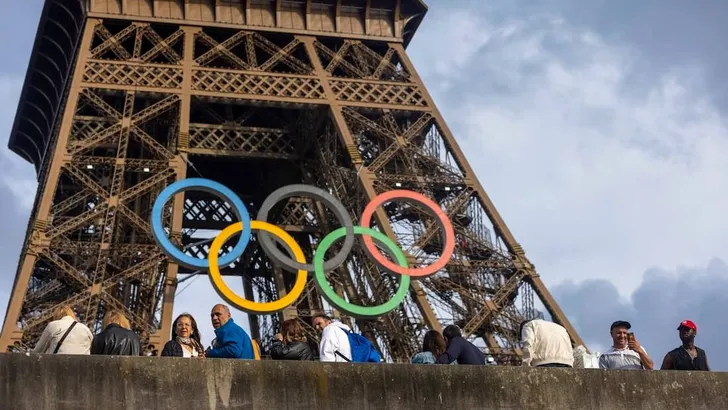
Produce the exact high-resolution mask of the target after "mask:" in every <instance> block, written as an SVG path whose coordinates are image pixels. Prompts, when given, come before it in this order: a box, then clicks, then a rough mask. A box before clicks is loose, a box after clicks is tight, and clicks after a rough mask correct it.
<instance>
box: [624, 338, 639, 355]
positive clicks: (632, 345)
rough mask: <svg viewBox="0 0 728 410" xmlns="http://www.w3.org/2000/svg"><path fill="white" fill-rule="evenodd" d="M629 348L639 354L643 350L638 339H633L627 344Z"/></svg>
mask: <svg viewBox="0 0 728 410" xmlns="http://www.w3.org/2000/svg"><path fill="white" fill-rule="evenodd" d="M627 347H629V348H630V349H632V350H634V351H635V352H639V351H640V350H642V345H641V344H640V342H638V341H637V339H632V340H630V341H629V342H627Z"/></svg>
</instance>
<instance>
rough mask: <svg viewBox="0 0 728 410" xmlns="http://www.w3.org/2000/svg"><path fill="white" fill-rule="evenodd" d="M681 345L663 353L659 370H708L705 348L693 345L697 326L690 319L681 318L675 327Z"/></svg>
mask: <svg viewBox="0 0 728 410" xmlns="http://www.w3.org/2000/svg"><path fill="white" fill-rule="evenodd" d="M677 331H678V335H679V336H680V340H681V341H682V346H680V347H678V348H677V349H674V350H671V351H670V352H668V353H667V354H666V355H665V359H664V360H663V361H662V367H661V368H660V370H705V371H710V366H708V357H707V356H706V355H705V350H703V349H701V348H699V347H697V346H695V336H696V335H697V334H698V326H697V325H696V324H695V323H694V322H693V321H692V320H683V321H682V322H680V325H679V326H678V327H677Z"/></svg>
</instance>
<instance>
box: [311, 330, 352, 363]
mask: <svg viewBox="0 0 728 410" xmlns="http://www.w3.org/2000/svg"><path fill="white" fill-rule="evenodd" d="M342 329H344V330H346V331H351V329H350V328H349V326H347V325H345V324H343V323H340V322H331V323H330V324H329V325H328V326H326V327H325V328H324V331H323V332H322V333H321V343H320V344H319V356H320V360H321V361H322V362H346V360H344V359H343V358H342V357H341V356H339V355H337V354H336V351H338V352H339V353H341V354H342V355H343V356H344V357H346V358H347V359H349V360H351V346H350V345H349V336H348V335H347V334H346V332H345V331H344V330H342Z"/></svg>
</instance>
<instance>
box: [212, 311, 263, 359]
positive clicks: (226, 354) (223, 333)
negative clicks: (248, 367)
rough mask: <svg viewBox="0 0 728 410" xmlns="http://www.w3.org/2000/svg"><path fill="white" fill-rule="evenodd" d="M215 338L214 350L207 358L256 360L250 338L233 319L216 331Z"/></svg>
mask: <svg viewBox="0 0 728 410" xmlns="http://www.w3.org/2000/svg"><path fill="white" fill-rule="evenodd" d="M215 336H217V339H216V341H215V345H214V346H213V347H214V349H210V350H208V351H207V357H219V358H223V359H248V360H255V355H254V353H253V342H251V341H250V336H248V333H246V332H245V330H243V328H242V327H240V326H238V325H237V324H236V323H235V322H233V319H232V318H230V319H229V320H228V321H227V322H226V323H225V324H224V325H222V326H220V327H218V328H217V329H215Z"/></svg>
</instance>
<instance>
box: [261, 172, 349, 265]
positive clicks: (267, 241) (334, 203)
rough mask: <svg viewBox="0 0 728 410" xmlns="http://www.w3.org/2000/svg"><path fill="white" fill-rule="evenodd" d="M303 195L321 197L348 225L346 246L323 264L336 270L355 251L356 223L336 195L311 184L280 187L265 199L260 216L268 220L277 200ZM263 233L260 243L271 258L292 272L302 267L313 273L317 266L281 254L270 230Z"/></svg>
mask: <svg viewBox="0 0 728 410" xmlns="http://www.w3.org/2000/svg"><path fill="white" fill-rule="evenodd" d="M301 194H307V195H308V196H310V197H312V198H314V199H317V200H319V201H321V202H323V203H324V204H325V205H327V206H328V207H329V209H331V210H332V211H333V212H334V214H335V215H336V218H337V219H338V220H339V223H341V225H342V226H343V227H344V228H346V239H344V246H342V248H341V250H340V251H339V253H337V254H336V256H334V257H333V258H331V259H329V260H328V261H326V263H324V265H323V267H322V268H323V270H324V271H326V272H329V271H332V270H334V269H336V268H338V267H339V266H341V264H343V263H344V262H345V261H346V257H347V256H348V255H349V252H351V248H353V247H354V222H352V220H351V217H350V216H349V211H347V210H346V208H344V205H343V204H342V203H341V202H339V201H338V200H337V199H336V198H334V196H333V195H331V194H330V193H328V192H326V191H324V190H323V189H320V188H316V187H313V186H310V185H303V184H296V185H287V186H284V187H282V188H278V189H276V190H275V191H273V192H272V193H271V194H270V195H268V197H267V198H266V199H265V201H263V204H262V205H261V206H260V210H259V211H258V216H257V219H258V220H259V221H265V220H268V212H270V210H271V209H272V208H273V206H274V205H275V204H276V203H277V202H279V201H280V200H281V199H286V198H289V197H292V196H300V195H301ZM261 233H263V232H261ZM261 233H258V242H259V243H260V246H261V247H262V248H263V250H264V251H265V253H266V254H268V257H269V258H271V259H272V260H273V261H274V262H276V264H278V265H279V266H281V267H283V268H286V270H289V271H292V272H295V271H296V270H301V269H302V270H305V271H308V272H313V270H314V268H313V265H310V264H309V265H304V264H301V263H297V262H295V261H293V260H291V258H289V257H286V256H285V255H283V253H281V251H279V250H278V248H276V246H275V245H274V244H273V242H272V241H271V238H270V236H269V235H267V234H266V233H263V234H262V235H261Z"/></svg>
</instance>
